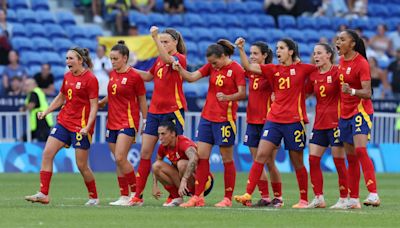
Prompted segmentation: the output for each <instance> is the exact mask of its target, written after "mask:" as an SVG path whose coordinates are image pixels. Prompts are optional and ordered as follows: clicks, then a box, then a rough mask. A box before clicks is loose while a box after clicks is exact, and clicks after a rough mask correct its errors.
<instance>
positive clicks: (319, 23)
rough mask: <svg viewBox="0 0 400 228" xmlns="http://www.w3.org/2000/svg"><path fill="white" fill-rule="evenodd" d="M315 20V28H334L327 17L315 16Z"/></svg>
mask: <svg viewBox="0 0 400 228" xmlns="http://www.w3.org/2000/svg"><path fill="white" fill-rule="evenodd" d="M314 20H315V28H316V29H334V28H333V27H332V21H331V19H330V18H329V17H317V18H314Z"/></svg>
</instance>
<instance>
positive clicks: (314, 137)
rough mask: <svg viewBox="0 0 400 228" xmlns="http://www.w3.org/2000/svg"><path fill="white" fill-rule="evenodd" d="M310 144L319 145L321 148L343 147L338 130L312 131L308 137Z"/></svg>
mask: <svg viewBox="0 0 400 228" xmlns="http://www.w3.org/2000/svg"><path fill="white" fill-rule="evenodd" d="M310 143H313V144H316V145H320V146H323V147H328V146H329V145H330V146H331V147H333V146H343V143H342V142H341V141H340V130H339V128H333V129H326V130H316V129H313V131H312V133H311V136H310Z"/></svg>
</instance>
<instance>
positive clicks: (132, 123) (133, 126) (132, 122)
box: [126, 102, 137, 132]
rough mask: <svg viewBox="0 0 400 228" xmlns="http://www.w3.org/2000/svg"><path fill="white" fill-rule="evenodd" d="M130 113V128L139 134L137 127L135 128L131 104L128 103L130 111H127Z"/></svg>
mask: <svg viewBox="0 0 400 228" xmlns="http://www.w3.org/2000/svg"><path fill="white" fill-rule="evenodd" d="M126 111H127V113H128V123H129V127H130V128H133V129H135V131H136V132H137V129H136V126H135V121H133V117H132V111H131V102H128V110H126Z"/></svg>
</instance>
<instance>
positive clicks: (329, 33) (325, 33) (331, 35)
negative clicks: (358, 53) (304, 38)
mask: <svg viewBox="0 0 400 228" xmlns="http://www.w3.org/2000/svg"><path fill="white" fill-rule="evenodd" d="M319 35H320V37H325V38H327V39H328V41H331V40H332V38H334V37H335V36H336V32H334V31H332V30H327V29H323V30H320V31H319Z"/></svg>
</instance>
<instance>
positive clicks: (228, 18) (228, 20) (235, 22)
mask: <svg viewBox="0 0 400 228" xmlns="http://www.w3.org/2000/svg"><path fill="white" fill-rule="evenodd" d="M221 17H222V20H223V21H224V22H225V27H227V28H230V27H232V28H241V27H243V26H244V25H242V22H241V21H240V20H239V18H238V17H237V16H235V15H230V14H222V15H221Z"/></svg>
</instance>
